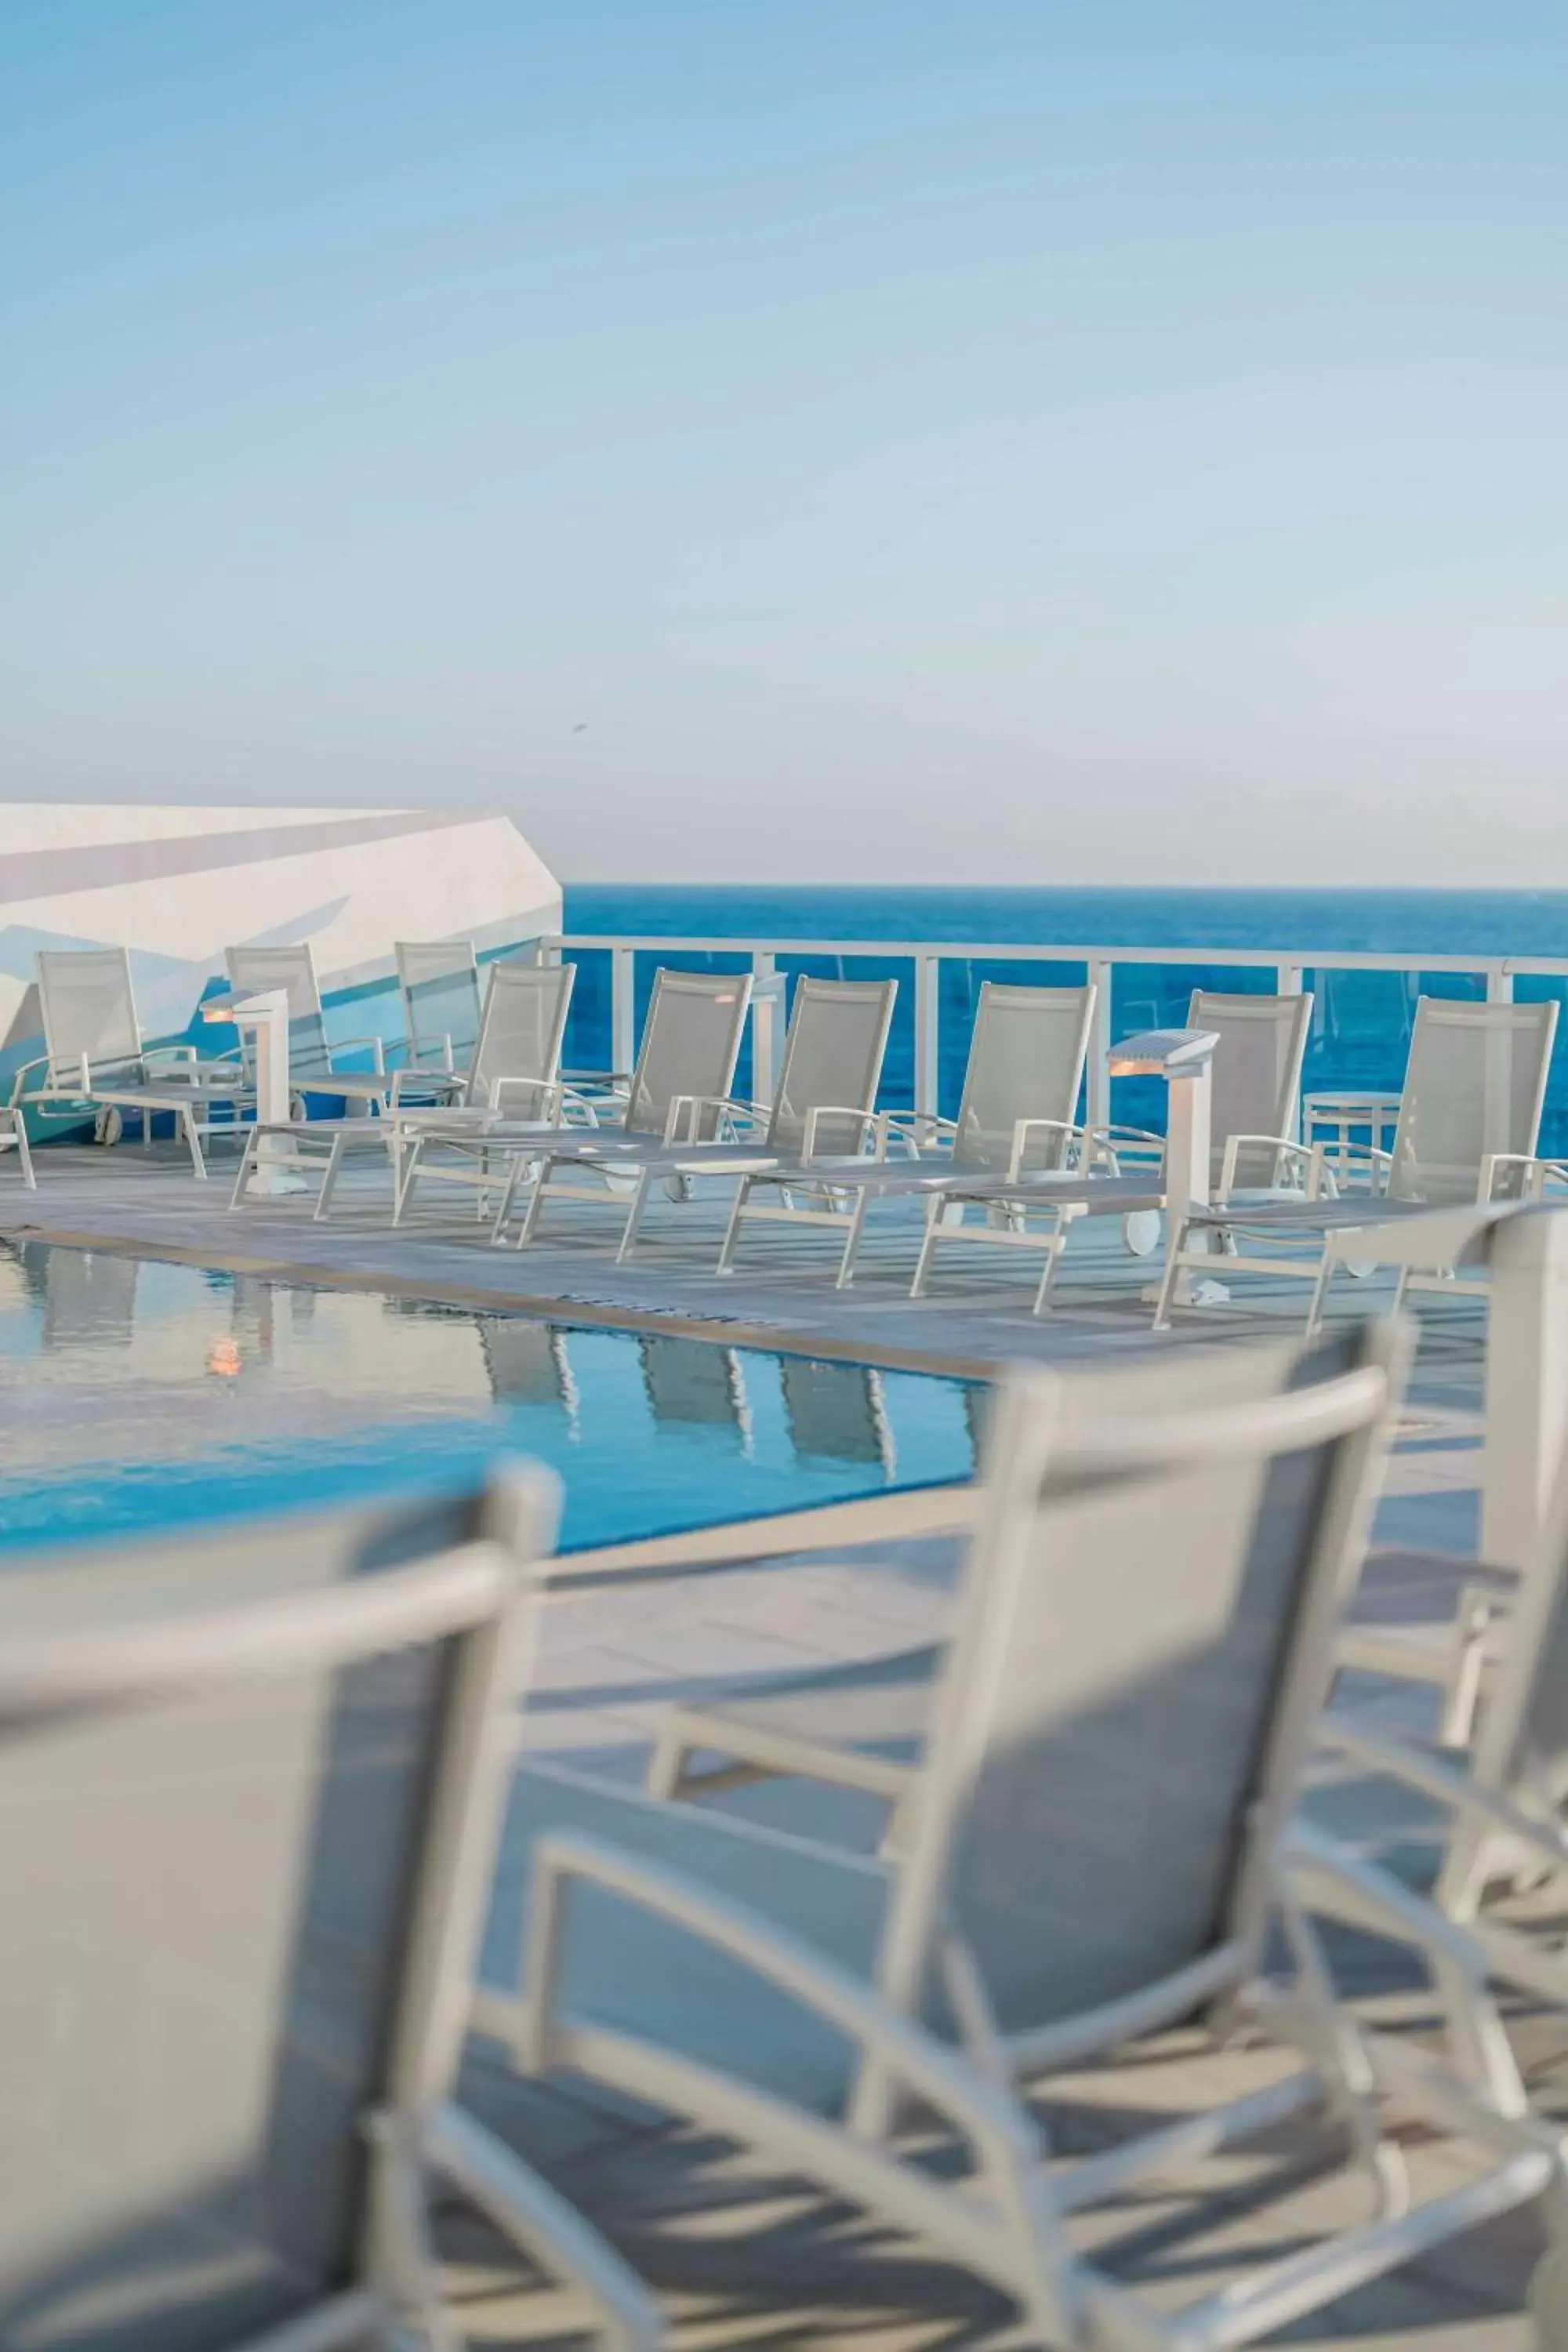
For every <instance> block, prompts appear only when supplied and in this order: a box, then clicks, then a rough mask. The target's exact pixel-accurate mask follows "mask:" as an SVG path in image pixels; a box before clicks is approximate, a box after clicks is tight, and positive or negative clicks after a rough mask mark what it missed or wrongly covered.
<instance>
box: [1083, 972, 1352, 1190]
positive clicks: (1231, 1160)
mask: <svg viewBox="0 0 1568 2352" xmlns="http://www.w3.org/2000/svg"><path fill="white" fill-rule="evenodd" d="M1311 1021H1312V998H1311V993H1310V991H1307V990H1300V991H1298V992H1296V993H1295V994H1294V995H1289V996H1237V995H1230V994H1226V993H1222V992H1219V991H1216V990H1214V989H1207V988H1194V991H1193V992H1192V995H1191V997H1190V998H1189V1000H1188V1003H1187V1021H1186V1025H1187V1027H1188V1028H1189V1029H1202V1030H1206V1031H1207V1032H1208V1033H1209V1034H1212V1035H1213V1036H1214V1037H1215V1038H1216V1039H1217V1040H1218V1042H1217V1044H1216V1045H1215V1049H1214V1055H1213V1058H1212V1059H1211V1061H1210V1064H1209V1083H1210V1087H1211V1090H1212V1091H1211V1094H1210V1108H1209V1129H1210V1134H1211V1136H1212V1138H1213V1144H1212V1150H1211V1174H1210V1181H1211V1184H1212V1187H1213V1189H1214V1190H1215V1192H1216V1193H1217V1194H1218V1195H1219V1196H1220V1197H1221V1198H1222V1199H1226V1198H1228V1197H1229V1196H1230V1194H1231V1193H1232V1192H1237V1191H1240V1192H1266V1193H1267V1192H1305V1190H1306V1184H1307V1174H1308V1170H1309V1168H1310V1165H1311V1161H1312V1154H1311V1152H1310V1149H1309V1148H1308V1147H1307V1146H1306V1145H1305V1144H1303V1143H1302V1142H1301V1140H1300V1134H1299V1132H1298V1113H1299V1111H1300V1100H1301V1064H1302V1061H1303V1059H1304V1057H1305V1055H1306V1051H1307V1033H1308V1031H1309V1029H1310V1026H1311ZM1092 1143H1093V1145H1094V1146H1095V1147H1096V1148H1097V1150H1098V1154H1099V1156H1100V1160H1101V1163H1102V1164H1103V1165H1105V1166H1107V1167H1108V1168H1110V1171H1112V1172H1113V1173H1115V1174H1123V1173H1126V1172H1127V1171H1128V1168H1129V1163H1131V1167H1132V1168H1133V1169H1136V1168H1137V1167H1138V1166H1139V1165H1140V1164H1147V1163H1150V1162H1152V1163H1153V1164H1154V1165H1156V1166H1157V1165H1159V1164H1160V1163H1161V1162H1162V1161H1163V1156H1164V1148H1165V1139H1164V1137H1163V1135H1153V1134H1151V1133H1149V1132H1148V1131H1147V1130H1146V1129H1142V1128H1133V1127H1108V1128H1097V1129H1095V1130H1094V1132H1093V1137H1092Z"/></svg>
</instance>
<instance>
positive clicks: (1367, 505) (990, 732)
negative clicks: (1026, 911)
mask: <svg viewBox="0 0 1568 2352" xmlns="http://www.w3.org/2000/svg"><path fill="white" fill-rule="evenodd" d="M1565 126H1568V8H1564V7H1563V5H1561V0H1538V4H1537V5H1531V0H1511V5H1508V6H1506V7H1501V8H1499V7H1485V6H1478V5H1475V0H1277V4H1275V5H1259V0H1246V5H1219V0H1163V5H1132V0H1059V5H1058V0H1013V5H1007V0H942V5H928V4H927V0H221V5H220V0H179V5H176V4H175V0H10V5H7V6H5V8H3V9H0V791H3V792H4V793H5V794H7V795H9V796H10V797H13V798H49V797H54V796H57V795H58V796H69V797H72V798H114V799H120V798H123V799H158V798H163V799H180V800H184V799H206V800H267V801H290V800H299V801H307V802H321V801H328V802H355V801H358V802H373V803H435V804H445V803H460V804H475V805H485V806H503V807H506V808H509V809H510V810H512V811H513V812H515V813H516V814H517V815H518V817H519V819H520V821H521V824H523V826H524V828H525V830H526V831H527V832H528V833H529V834H530V835H531V837H532V838H533V839H534V841H535V842H536V844H537V845H538V846H539V847H540V848H541V849H542V851H543V853H544V854H545V855H546V856H549V857H550V858H551V859H552V862H553V863H554V864H555V865H556V866H558V868H559V869H560V870H561V871H562V872H563V874H565V875H566V876H568V877H585V878H606V879H621V878H626V879H632V878H637V877H650V878H651V877H672V878H679V877H701V878H724V877H772V878H777V879H800V880H807V881H811V880H825V879H845V880H862V879H864V880H876V879H886V880H905V879H918V880H926V881H942V880H944V879H953V880H963V881H982V882H984V881H1005V882H1012V883H1025V882H1029V881H1036V880H1037V881H1041V882H1056V883H1061V882H1072V881H1116V880H1123V881H1142V880H1174V881H1182V880H1194V881H1196V880H1212V881H1232V880H1235V881H1272V882H1287V881H1289V882H1301V883H1307V882H1330V883H1332V882H1350V881H1361V882H1381V881H1394V880H1406V881H1412V882H1457V881H1466V880H1470V879H1474V880H1476V881H1490V882H1500V883H1510V882H1519V883H1546V882H1552V883H1559V884H1561V883H1563V882H1568V127H1565Z"/></svg>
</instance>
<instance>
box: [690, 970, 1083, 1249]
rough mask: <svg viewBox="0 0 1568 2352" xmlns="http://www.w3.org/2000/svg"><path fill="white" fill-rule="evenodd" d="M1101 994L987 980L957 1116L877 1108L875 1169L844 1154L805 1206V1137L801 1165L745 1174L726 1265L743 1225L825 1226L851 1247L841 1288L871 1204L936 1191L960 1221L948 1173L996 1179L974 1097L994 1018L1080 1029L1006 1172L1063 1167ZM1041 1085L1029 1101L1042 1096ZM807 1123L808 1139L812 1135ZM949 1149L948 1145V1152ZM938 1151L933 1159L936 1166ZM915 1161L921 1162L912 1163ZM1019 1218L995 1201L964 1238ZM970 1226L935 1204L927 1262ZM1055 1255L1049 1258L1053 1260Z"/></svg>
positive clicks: (998, 1230) (998, 1232)
mask: <svg viewBox="0 0 1568 2352" xmlns="http://www.w3.org/2000/svg"><path fill="white" fill-rule="evenodd" d="M1096 995H1097V991H1096V989H1095V987H1094V984H1093V983H1092V982H1090V983H1089V985H1088V986H1087V987H1083V988H1024V987H1012V986H1008V985H1005V984H1004V983H1002V982H996V981H989V980H988V981H985V982H983V983H982V985H981V990H980V1001H979V1004H978V1005H977V1007H976V1010H975V1017H974V1027H973V1034H972V1035H971V1039H970V1047H969V1059H968V1064H967V1066H966V1068H965V1071H964V1080H963V1096H962V1098H961V1100H960V1103H959V1108H958V1116H957V1118H942V1117H940V1116H939V1115H938V1114H937V1113H935V1112H927V1111H881V1112H879V1113H878V1114H877V1115H876V1118H875V1119H874V1121H873V1122H872V1123H871V1124H870V1126H869V1129H868V1141H869V1144H870V1154H871V1159H872V1160H873V1161H874V1162H876V1163H877V1164H876V1165H874V1166H871V1167H866V1166H863V1165H857V1164H854V1163H849V1164H845V1163H844V1162H843V1160H842V1157H840V1160H838V1161H837V1163H836V1164H835V1166H834V1171H833V1172H834V1181H833V1185H832V1187H831V1189H828V1190H825V1191H822V1192H816V1190H815V1189H814V1191H813V1193H812V1199H813V1200H814V1202H816V1205H814V1206H809V1207H802V1206H800V1205H798V1204H797V1203H796V1202H795V1199H794V1198H793V1193H794V1192H795V1191H796V1190H799V1189H801V1188H802V1176H801V1172H800V1171H801V1169H803V1168H806V1167H809V1166H810V1164H811V1161H812V1160H813V1157H814V1154H813V1152H812V1150H811V1145H810V1141H809V1140H808V1143H807V1147H806V1149H805V1151H804V1152H803V1153H802V1154H801V1160H800V1163H799V1166H798V1167H796V1168H795V1169H788V1168H782V1169H781V1168H775V1169H761V1170H757V1171H753V1172H752V1173H749V1174H746V1175H743V1176H742V1179H741V1182H740V1186H739V1189H738V1190H737V1192H736V1194H735V1200H734V1204H733V1207H732V1208H731V1214H730V1223H729V1228H728V1230H727V1232H726V1234H725V1236H724V1243H723V1247H722V1249H721V1253H720V1259H719V1272H720V1273H721V1274H728V1273H731V1271H732V1270H733V1267H734V1262H735V1255H736V1252H737V1249H738V1247H739V1244H740V1237H741V1231H742V1226H743V1225H744V1224H746V1223H775V1224H785V1225H801V1224H805V1225H825V1226H827V1227H829V1228H833V1229H837V1231H840V1232H842V1233H843V1234H844V1247H843V1251H842V1253H841V1254H840V1256H839V1261H838V1270H837V1276H836V1277H835V1287H836V1288H837V1289H839V1290H843V1289H846V1288H847V1286H849V1284H850V1283H852V1282H853V1280H854V1278H855V1260H856V1257H857V1255H858V1252H859V1247H860V1242H861V1238H862V1235H863V1234H864V1232H865V1225H866V1216H867V1212H868V1209H869V1208H870V1205H871V1203H872V1202H873V1201H877V1200H887V1199H896V1198H899V1197H900V1196H909V1195H915V1196H917V1197H918V1196H919V1195H921V1194H922V1193H924V1194H928V1195H931V1194H939V1195H940V1198H941V1201H942V1205H943V1206H945V1203H946V1202H947V1201H948V1200H949V1199H954V1200H955V1204H957V1205H958V1206H959V1218H960V1221H962V1217H963V1207H962V1204H958V1203H956V1196H953V1195H952V1194H949V1193H947V1192H945V1191H943V1190H942V1179H943V1177H945V1176H952V1177H956V1176H959V1175H960V1174H963V1173H964V1172H966V1171H967V1172H969V1173H972V1174H973V1175H975V1176H976V1177H979V1178H981V1179H982V1180H984V1179H985V1178H986V1177H988V1176H994V1175H995V1173H996V1171H994V1169H993V1168H992V1167H991V1164H990V1160H989V1158H988V1156H987V1153H986V1150H985V1139H984V1137H983V1136H981V1135H979V1133H978V1132H977V1128H976V1114H975V1109H974V1098H975V1096H976V1095H977V1093H978V1092H979V1091H980V1088H981V1084H982V1081H983V1079H984V1075H985V1053H986V1039H987V1032H988V1027H989V1024H990V1021H991V1019H992V1018H993V1017H994V1016H998V1015H1000V1016H1003V1017H1005V1016H1006V1015H1007V1014H1008V1013H1013V1014H1017V1013H1031V1012H1032V1013H1036V1014H1037V1016H1038V1017H1041V1018H1045V1019H1052V1018H1057V1017H1059V1016H1063V1015H1065V1016H1067V1017H1068V1019H1070V1020H1072V1021H1073V1022H1074V1023H1075V1024H1076V1026H1075V1031H1074V1041H1073V1045H1072V1048H1071V1051H1070V1052H1069V1054H1068V1055H1067V1057H1066V1066H1065V1068H1064V1070H1063V1073H1062V1075H1061V1076H1060V1078H1059V1081H1058V1084H1057V1085H1056V1086H1055V1087H1054V1088H1053V1090H1052V1094H1051V1097H1050V1100H1051V1108H1050V1110H1049V1111H1037V1110H1031V1111H1027V1112H1021V1113H1020V1115H1019V1116H1018V1117H1017V1118H1016V1119H1014V1120H1013V1121H1012V1123H1011V1124H1012V1139H1011V1145H1010V1148H1009V1151H1008V1158H1007V1167H1006V1171H1005V1173H1006V1175H1007V1177H1008V1178H1009V1179H1011V1180H1017V1179H1019V1178H1023V1179H1024V1180H1025V1181H1027V1179H1028V1177H1029V1176H1030V1175H1032V1174H1035V1173H1047V1172H1056V1171H1061V1170H1063V1169H1065V1168H1067V1167H1068V1166H1070V1165H1071V1164H1072V1161H1073V1160H1074V1159H1075V1158H1076V1157H1079V1156H1080V1150H1081V1141H1082V1131H1081V1129H1080V1128H1079V1125H1078V1123H1077V1118H1076V1113H1077V1110H1078V1104H1079V1094H1080V1093H1081V1091H1082V1087H1083V1073H1084V1066H1085V1063H1086V1062H1087V1060H1088V1058H1089V1038H1090V1035H1091V1034H1092V1030H1093V1024H1094V1007H1095V999H1096ZM1038 1095H1039V1089H1038V1087H1035V1088H1034V1089H1033V1091H1032V1099H1035V1100H1037V1099H1038ZM814 1127H815V1123H813V1127H811V1128H808V1138H809V1136H810V1135H811V1134H812V1133H813V1132H814ZM894 1147H899V1148H900V1149H901V1150H902V1151H903V1153H904V1154H905V1155H906V1158H905V1160H904V1163H903V1164H900V1163H899V1162H898V1161H896V1160H889V1151H890V1150H892V1149H893V1148H894ZM942 1147H945V1150H943V1149H942ZM933 1153H940V1156H936V1157H935V1163H934V1165H932V1164H931V1159H932V1156H933ZM910 1160H913V1161H914V1162H916V1165H915V1166H910V1164H909V1162H910ZM759 1189H761V1190H763V1191H764V1192H780V1193H782V1195H783V1197H782V1199H781V1200H779V1201H777V1202H773V1201H765V1202H764V1201H758V1200H756V1199H755V1198H754V1197H753V1195H754V1193H755V1192H757V1191H758V1190H759ZM1022 1225H1023V1218H1022V1215H1021V1214H1019V1215H1010V1214H1009V1212H1008V1210H1007V1209H1006V1208H1005V1207H1003V1208H1000V1209H998V1208H993V1209H992V1211H991V1213H990V1217H989V1223H988V1226H987V1228H986V1229H985V1230H984V1231H983V1232H981V1233H980V1234H975V1233H974V1232H973V1230H971V1231H970V1232H969V1233H968V1234H966V1236H965V1237H966V1238H968V1239H971V1240H973V1239H981V1240H988V1239H993V1238H998V1239H1005V1240H1006V1241H1008V1242H1010V1243H1015V1244H1016V1240H1017V1234H1018V1230H1020V1229H1021V1228H1022ZM960 1230H963V1228H962V1223H960V1224H958V1225H953V1226H950V1225H948V1224H947V1223H946V1222H945V1219H944V1218H943V1217H942V1214H941V1213H940V1211H939V1210H938V1208H937V1207H936V1206H935V1204H934V1203H933V1207H932V1212H931V1214H930V1215H929V1216H928V1218H927V1222H926V1228H925V1237H924V1241H923V1244H922V1249H921V1265H922V1267H926V1266H929V1264H930V1258H931V1252H932V1250H933V1249H934V1247H935V1245H936V1241H937V1239H938V1237H939V1236H940V1235H941V1234H944V1233H951V1232H957V1231H960ZM1054 1262H1055V1260H1054V1256H1053V1257H1051V1258H1050V1259H1049V1260H1048V1261H1047V1263H1048V1264H1054Z"/></svg>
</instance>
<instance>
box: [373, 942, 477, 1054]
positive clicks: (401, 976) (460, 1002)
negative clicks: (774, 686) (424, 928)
mask: <svg viewBox="0 0 1568 2352" xmlns="http://www.w3.org/2000/svg"><path fill="white" fill-rule="evenodd" d="M393 952H394V954H395V956H396V958H397V985H398V989H399V991H400V992H401V994H402V997H403V1026H404V1034H405V1036H406V1037H407V1039H408V1058H409V1060H410V1061H411V1062H423V1063H424V1064H425V1065H426V1066H429V1065H430V1063H431V1060H432V1057H435V1059H436V1060H437V1061H438V1062H439V1064H440V1066H442V1067H443V1068H445V1069H448V1070H452V1069H459V1068H461V1067H462V1066H463V1064H464V1063H465V1062H467V1060H468V1056H469V1055H470V1054H471V1053H472V1052H473V1049H474V1042H475V1040H476V1038H477V1037H478V1036H479V962H478V960H477V958H476V957H475V954H474V943H473V941H472V940H398V941H397V943H396V945H395V948H394V950H393Z"/></svg>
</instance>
